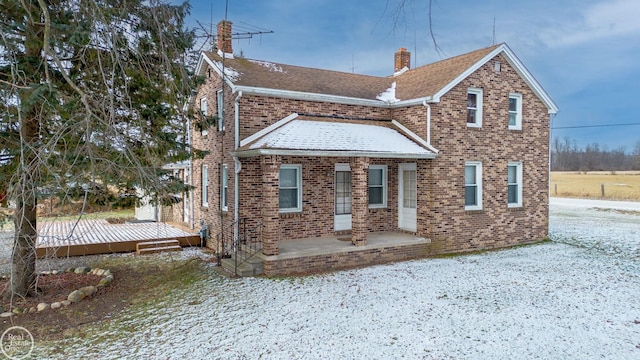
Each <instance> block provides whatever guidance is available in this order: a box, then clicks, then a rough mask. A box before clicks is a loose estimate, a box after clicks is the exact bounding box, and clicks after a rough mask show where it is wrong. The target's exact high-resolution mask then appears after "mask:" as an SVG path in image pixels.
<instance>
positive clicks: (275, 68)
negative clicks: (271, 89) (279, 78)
mask: <svg viewBox="0 0 640 360" xmlns="http://www.w3.org/2000/svg"><path fill="white" fill-rule="evenodd" d="M249 61H250V62H252V63H254V64H258V65H261V66H264V67H266V68H267V69H269V71H274V72H279V73H285V71H284V70H282V68H281V67H280V66H278V65H277V64H274V63H271V62H268V61H261V60H249Z"/></svg>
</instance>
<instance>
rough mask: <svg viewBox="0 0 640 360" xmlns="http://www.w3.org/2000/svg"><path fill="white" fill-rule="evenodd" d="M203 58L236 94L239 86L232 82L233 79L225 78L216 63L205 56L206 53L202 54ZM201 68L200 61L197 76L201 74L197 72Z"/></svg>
mask: <svg viewBox="0 0 640 360" xmlns="http://www.w3.org/2000/svg"><path fill="white" fill-rule="evenodd" d="M202 56H203V57H204V61H205V62H206V63H207V64H209V66H211V68H213V70H214V71H215V72H216V74H218V76H220V77H221V78H222V79H224V82H225V83H226V84H227V85H229V87H230V88H231V92H236V88H237V86H236V85H235V84H234V83H233V82H232V81H231V79H230V78H229V77H228V76H223V75H222V69H220V68H219V67H218V66H217V65H216V63H215V62H214V61H213V60H211V59H210V58H209V57H208V56H206V55H204V53H203V54H202ZM199 67H200V61H198V67H196V74H199V72H197V70H199Z"/></svg>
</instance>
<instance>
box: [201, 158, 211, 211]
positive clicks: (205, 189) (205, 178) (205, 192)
mask: <svg viewBox="0 0 640 360" xmlns="http://www.w3.org/2000/svg"><path fill="white" fill-rule="evenodd" d="M201 180H202V184H201V186H202V188H201V190H202V206H203V207H208V206H209V166H208V165H206V164H202V179H201Z"/></svg>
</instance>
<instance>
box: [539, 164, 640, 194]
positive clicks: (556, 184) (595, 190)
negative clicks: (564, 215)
mask: <svg viewBox="0 0 640 360" xmlns="http://www.w3.org/2000/svg"><path fill="white" fill-rule="evenodd" d="M603 187H604V197H603V196H602V188H603ZM550 194H551V196H557V197H570V198H584V199H605V200H628V201H640V171H618V172H615V171H590V172H556V171H554V172H552V173H551V189H550Z"/></svg>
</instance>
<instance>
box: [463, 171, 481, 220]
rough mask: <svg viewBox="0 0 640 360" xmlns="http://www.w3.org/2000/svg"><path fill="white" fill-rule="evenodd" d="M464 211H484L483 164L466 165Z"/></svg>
mask: <svg viewBox="0 0 640 360" xmlns="http://www.w3.org/2000/svg"><path fill="white" fill-rule="evenodd" d="M464 209H465V210H482V163H481V162H478V161H468V162H466V163H465V164H464Z"/></svg>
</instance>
